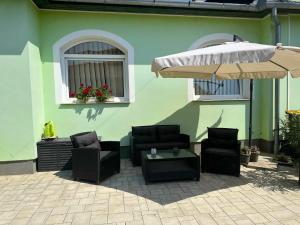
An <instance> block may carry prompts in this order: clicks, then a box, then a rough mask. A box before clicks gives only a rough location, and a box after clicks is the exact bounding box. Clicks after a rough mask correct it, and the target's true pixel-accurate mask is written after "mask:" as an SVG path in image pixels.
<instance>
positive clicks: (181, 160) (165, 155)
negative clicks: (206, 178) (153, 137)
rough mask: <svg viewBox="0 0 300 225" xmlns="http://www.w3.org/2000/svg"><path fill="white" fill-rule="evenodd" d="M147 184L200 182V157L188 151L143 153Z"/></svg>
mask: <svg viewBox="0 0 300 225" xmlns="http://www.w3.org/2000/svg"><path fill="white" fill-rule="evenodd" d="M141 161H142V172H143V176H144V179H145V183H146V184H148V183H149V182H154V181H171V180H187V179H192V180H199V179H200V157H199V156H198V155H196V154H195V153H194V152H192V151H190V150H188V149H168V150H157V153H156V154H155V155H154V154H151V153H150V150H149V151H143V152H142V153H141Z"/></svg>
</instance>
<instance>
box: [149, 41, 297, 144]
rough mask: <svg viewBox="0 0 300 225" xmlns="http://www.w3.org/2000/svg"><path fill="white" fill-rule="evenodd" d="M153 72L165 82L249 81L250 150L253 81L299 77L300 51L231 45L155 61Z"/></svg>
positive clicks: (188, 52) (252, 45) (253, 44)
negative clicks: (212, 79) (175, 80)
mask: <svg viewBox="0 0 300 225" xmlns="http://www.w3.org/2000/svg"><path fill="white" fill-rule="evenodd" d="M152 72H155V73H156V75H157V76H158V75H161V76H162V77H165V78H200V79H207V80H209V79H211V78H212V76H213V75H214V76H216V78H217V79H219V80H232V79H250V81H251V82H250V119H249V146H250V145H251V140H252V136H251V134H252V95H253V79H267V78H276V79H279V78H283V77H285V76H287V75H288V72H290V74H291V76H292V77H300V48H297V47H283V46H273V45H262V44H257V43H249V42H230V43H225V44H222V45H217V46H212V47H207V48H201V49H196V50H191V51H186V52H182V53H178V54H174V55H169V56H164V57H159V58H155V59H154V60H153V62H152Z"/></svg>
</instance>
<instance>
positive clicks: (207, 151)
mask: <svg viewBox="0 0 300 225" xmlns="http://www.w3.org/2000/svg"><path fill="white" fill-rule="evenodd" d="M237 136H238V130H237V129H229V128H208V138H207V139H204V140H203V141H202V142H201V168H202V172H212V173H221V174H228V175H234V176H239V175H240V147H241V143H240V142H239V141H238V140H237Z"/></svg>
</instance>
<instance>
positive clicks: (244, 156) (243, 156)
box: [240, 154, 250, 165]
mask: <svg viewBox="0 0 300 225" xmlns="http://www.w3.org/2000/svg"><path fill="white" fill-rule="evenodd" d="M240 161H241V164H242V165H248V163H249V161H250V155H247V154H241V158H240Z"/></svg>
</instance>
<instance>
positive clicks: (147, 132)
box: [132, 126, 156, 137]
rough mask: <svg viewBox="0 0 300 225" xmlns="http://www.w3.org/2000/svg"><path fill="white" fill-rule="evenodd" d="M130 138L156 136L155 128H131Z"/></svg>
mask: <svg viewBox="0 0 300 225" xmlns="http://www.w3.org/2000/svg"><path fill="white" fill-rule="evenodd" d="M132 136H153V137H155V136H156V129H155V126H139V127H132Z"/></svg>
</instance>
